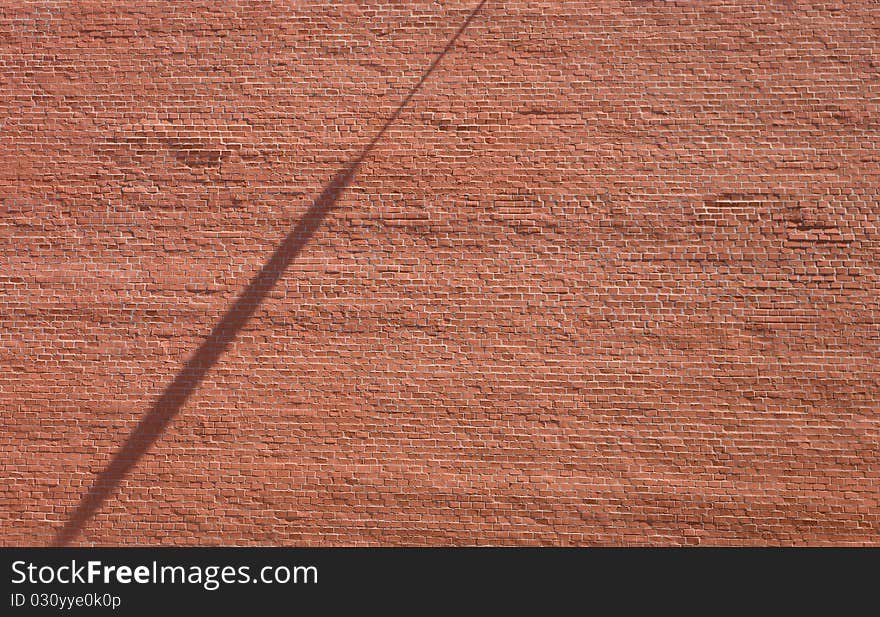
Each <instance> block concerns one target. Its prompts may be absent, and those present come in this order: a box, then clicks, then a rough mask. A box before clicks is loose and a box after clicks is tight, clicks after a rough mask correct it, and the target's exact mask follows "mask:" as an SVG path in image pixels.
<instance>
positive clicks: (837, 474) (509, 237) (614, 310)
mask: <svg viewBox="0 0 880 617" xmlns="http://www.w3.org/2000/svg"><path fill="white" fill-rule="evenodd" d="M0 79H2V81H0V238H2V241H0V410H2V416H0V445H2V458H0V479H2V483H0V541H2V543H3V544H6V545H13V544H38V545H39V544H51V543H56V544H66V543H74V544H75V543H81V544H133V543H148V544H301V545H328V544H333V545H336V544H358V545H361V544H380V543H381V544H417V545H421V544H444V545H445V544H619V543H630V544H698V543H702V544H755V543H760V544H821V543H856V544H878V543H880V490H878V489H880V449H878V443H880V416H878V407H880V325H878V324H880V236H878V227H880V205H878V192H880V188H878V187H880V102H878V99H880V4H878V3H877V2H873V1H855V2H853V1H843V0H841V1H834V2H832V1H825V2H789V1H785V2H783V1H776V2H773V1H771V2H767V1H762V2H757V1H736V0H723V1H717V0H715V1H706V2H661V1H630V2H623V1H621V2H612V1H607V0H591V1H565V0H554V1H548V0H544V1H541V0H535V1H525V0H510V1H502V0H486V1H485V2H483V3H482V4H481V3H479V2H478V0H468V1H465V0H455V1H452V0H450V1H432V2H422V1H419V2H369V1H367V2H352V1H347V0H346V1H340V2H332V3H331V2H316V1H315V2H312V1H293V0H290V1H286V2H244V1H239V0H233V1H229V2H215V1H213V0H211V1H203V2H142V1H138V2H93V1H85V0H83V1H74V2H60V1H57V0H53V1H48V2H43V1H36V2H31V1H27V2H24V1H23V2H19V1H11V0H4V1H3V3H2V5H0Z"/></svg>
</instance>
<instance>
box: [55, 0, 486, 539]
mask: <svg viewBox="0 0 880 617" xmlns="http://www.w3.org/2000/svg"><path fill="white" fill-rule="evenodd" d="M486 2H487V0H481V2H480V3H479V4H478V5H477V6H476V7H475V8H474V9H473V11H471V13H470V14H469V15H468V17H467V19H466V20H465V21H464V23H463V24H462V25H461V27H460V28H459V29H458V30H457V31H456V32H455V34H454V35H453V36H452V38H451V39H449V42H448V43H446V46H445V47H444V48H443V49H442V50H441V51H440V53H439V54H438V55H437V56H436V57H435V58H434V60H433V61H432V62H431V64H430V65H429V66H428V69H427V70H426V71H425V73H424V74H423V75H422V77H421V79H419V81H418V82H417V83H416V85H415V86H413V87H412V89H411V90H410V91H409V93H408V94H407V95H406V97H404V99H403V100H402V101H401V103H400V104H399V105H398V106H397V109H396V110H395V111H394V113H393V114H391V116H389V117H388V119H387V120H386V121H385V124H384V125H383V126H382V128H381V129H379V132H378V133H376V135H375V136H374V137H373V139H372V140H370V142H369V143H368V144H367V145H366V146H364V147H363V149H362V150H361V152H360V154H358V156H357V157H356V158H355V159H353V160H352V161H351V162H350V163H349V164H348V165H347V166H345V167H344V168H342V169H341V170H340V171H338V172H337V173H336V175H334V176H333V178H332V179H331V180H330V182H329V183H328V184H327V186H326V187H325V188H324V190H323V191H322V192H321V194H320V195H319V196H318V197H317V199H315V201H314V203H312V205H311V206H310V207H309V209H308V210H307V211H306V213H305V214H304V215H303V216H302V218H301V219H300V220H299V221H298V222H297V224H296V227H295V228H294V229H293V230H292V231H291V232H290V233H288V234H287V236H285V238H284V240H282V242H281V244H279V246H278V248H276V249H275V252H274V253H273V254H272V256H271V257H270V258H269V260H268V261H267V262H266V263H265V264H264V265H263V267H262V268H261V269H260V271H259V272H258V273H257V274H256V276H254V278H253V279H251V282H250V283H249V284H248V286H247V287H246V288H245V289H244V291H242V293H241V294H240V295H239V296H238V298H237V299H236V300H235V302H234V303H233V304H232V306H231V307H229V309H227V311H226V312H225V313H224V314H223V317H222V318H221V319H220V321H219V322H217V325H215V326H214V328H213V329H212V330H211V333H210V334H208V336H207V338H206V339H205V340H204V341H203V342H202V344H201V345H200V346H199V348H198V349H197V350H196V351H195V352H194V353H193V354H192V356H191V357H190V358H189V360H187V362H186V364H185V365H184V367H183V368H182V369H181V370H180V372H179V373H178V374H177V376H176V377H175V378H174V381H172V382H171V383H170V384H169V385H168V387H166V388H165V390H164V391H163V392H162V395H161V396H160V397H159V398H158V399H157V400H156V402H155V403H154V404H153V406H152V407H151V408H150V411H149V412H148V413H147V414H146V415H145V416H144V417H143V418H142V419H141V421H140V422H139V423H138V425H137V426H136V427H135V429H134V430H133V431H132V432H131V433H130V434H129V435H128V437H127V438H126V440H125V442H124V443H123V444H122V446H120V447H119V449H118V450H117V451H116V453H115V454H114V455H113V458H112V459H111V460H110V462H109V463H108V464H107V466H106V467H104V469H103V470H102V471H101V472H100V473H99V474H98V475H97V477H96V478H95V480H94V482H93V483H92V484H91V486H90V487H89V490H88V492H87V493H86V494H85V495H84V496H83V497H82V499H81V500H80V502H79V504H78V505H77V507H76V510H74V511H73V513H72V514H71V515H70V516H69V517H68V519H67V521H66V522H65V523H64V526H63V527H61V528H60V529H59V530H58V531H57V532H56V534H55V536H54V539H53V542H52V546H66V545H68V544H70V543H71V542H72V541H73V540H74V539H76V537H77V536H78V535H79V533H80V532H81V531H82V529H83V528H84V527H85V525H86V524H87V523H88V522H89V520H90V519H91V518H92V517H93V516H94V515H95V514H96V513H97V511H98V510H99V509H100V508H101V506H102V505H103V504H104V502H105V501H107V499H108V498H109V497H110V496H111V495H112V494H113V492H114V491H115V490H116V488H117V487H118V486H119V484H120V483H121V482H122V480H123V479H124V478H125V476H126V475H128V473H129V472H130V471H131V470H132V468H133V467H134V466H135V465H136V464H137V463H138V461H140V459H141V458H142V457H143V456H144V454H146V452H147V451H148V450H149V449H150V448H151V447H152V446H153V444H154V443H156V441H157V440H158V439H159V437H160V436H161V435H162V433H163V432H164V430H165V428H166V427H167V426H168V425H169V424H170V423H171V421H172V420H173V419H174V418H175V416H177V414H178V413H179V412H180V409H181V408H182V407H183V405H184V404H185V403H186V401H187V400H188V399H189V398H190V396H192V394H193V392H194V391H195V390H196V389H197V388H198V387H199V385H200V384H201V383H202V381H203V380H204V379H205V375H207V373H208V371H209V370H210V369H211V367H213V366H214V365H215V364H216V363H217V362H218V361H219V360H220V358H221V357H222V356H223V354H224V353H225V352H226V350H227V349H228V347H229V345H230V344H231V343H232V341H233V340H234V339H235V336H236V335H237V334H238V333H239V332H240V331H241V329H242V328H243V327H244V326H245V324H247V322H248V321H249V320H250V318H251V317H252V316H253V314H254V313H255V312H256V310H257V308H258V307H259V306H260V305H261V304H262V303H263V300H265V298H266V296H267V295H268V294H269V292H270V291H271V290H272V288H273V287H275V284H276V283H277V282H278V279H280V278H281V276H283V274H284V272H285V271H286V270H287V267H288V266H289V265H290V263H291V262H292V261H293V260H294V259H296V257H297V256H298V255H299V254H300V252H301V251H302V249H303V247H304V246H305V245H306V243H307V242H308V241H309V239H310V238H311V237H312V236H313V235H314V234H315V231H316V230H317V229H318V227H320V225H321V222H322V221H323V220H324V218H325V217H326V216H327V214H328V213H329V212H330V210H332V209H333V207H334V206H335V205H336V203H337V202H338V201H339V198H340V197H341V196H342V193H343V192H344V191H345V189H346V188H348V186H349V185H350V184H351V181H352V180H353V179H354V177H355V175H356V173H357V171H358V168H359V167H360V165H361V164H362V163H363V161H364V159H366V157H367V155H369V154H370V152H371V151H372V150H373V148H375V146H376V144H377V143H378V142H379V140H380V139H381V138H382V137H383V136H384V135H385V133H386V132H387V131H388V129H389V128H390V127H391V125H392V124H393V123H394V122H395V121H396V120H397V119H398V117H400V114H401V113H402V112H403V110H404V108H406V106H407V105H408V104H409V102H410V101H411V100H412V98H413V96H415V94H416V92H418V91H419V89H420V88H421V87H422V85H423V84H424V83H425V81H426V80H427V79H428V77H430V75H431V73H433V72H434V69H436V68H437V66H438V65H439V64H440V61H441V60H443V58H444V57H445V56H446V54H448V53H449V50H451V49H452V47H453V45H455V42H456V41H457V40H458V38H459V37H460V36H461V34H462V33H463V32H464V31H465V30H466V29H467V27H468V26H469V25H470V23H471V21H473V19H474V18H475V17H476V16H477V13H479V12H480V10H481V9H482V8H483V5H484V4H486Z"/></svg>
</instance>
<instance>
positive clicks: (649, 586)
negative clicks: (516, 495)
mask: <svg viewBox="0 0 880 617" xmlns="http://www.w3.org/2000/svg"><path fill="white" fill-rule="evenodd" d="M0 557H2V568H3V575H2V580H3V590H4V594H3V596H2V598H0V601H2V604H0V606H2V607H3V608H2V609H0V615H18V614H34V613H37V614H49V613H71V612H73V613H80V614H120V615H126V614H141V613H144V612H153V613H154V614H155V611H159V610H165V611H175V610H176V609H179V610H187V611H192V610H198V611H200V613H201V612H202V611H205V612H209V613H210V612H219V613H220V614H226V613H227V612H230V611H245V610H252V609H255V608H256V609H262V610H270V609H277V608H279V607H281V608H284V609H285V610H284V613H285V614H288V613H290V614H293V613H296V612H301V611H302V610H303V609H309V610H310V611H311V610H324V611H326V610H331V609H334V608H343V607H345V608H351V607H352V605H356V606H358V607H360V608H373V609H383V608H384V609H388V608H395V609H404V610H406V609H412V610H413V611H418V612H422V611H423V610H424V609H425V608H427V607H433V608H444V609H446V610H455V609H456V608H460V609H464V608H467V607H470V608H473V607H474V603H475V602H478V603H480V604H482V605H483V606H491V607H495V608H499V607H505V606H507V607H516V608H520V609H523V608H525V607H529V606H531V607H536V608H543V609H547V608H549V607H551V606H555V607H560V606H571V603H572V602H574V603H575V605H578V606H581V607H582V608H584V610H585V611H586V612H592V611H589V610H586V609H587V608H588V607H589V606H593V605H596V603H597V602H599V601H602V602H608V601H610V602H613V605H614V606H615V607H617V608H619V609H624V608H627V607H629V606H636V605H642V606H643V605H644V603H645V602H646V601H650V602H651V603H652V604H654V605H660V604H666V605H672V606H681V605H686V604H688V603H689V602H691V601H693V600H694V599H695V598H698V597H704V595H705V594H709V595H712V596H714V597H715V598H716V600H719V601H723V603H724V604H725V605H730V604H731V603H733V604H736V603H742V602H743V601H744V599H746V598H761V597H764V598H766V597H767V596H768V595H772V596H779V597H782V598H785V599H786V602H787V603H788V602H789V600H790V601H800V602H804V601H806V602H808V603H812V602H813V601H814V600H818V599H819V597H820V596H821V595H823V593H824V592H829V591H831V590H834V591H835V597H838V598H840V599H854V598H857V597H859V596H862V595H864V594H866V593H868V591H869V590H873V587H874V585H875V579H876V573H877V567H876V566H877V557H878V553H877V551H876V550H874V549H868V550H865V549H858V550H857V549H821V550H819V549H796V550H793V549H786V550H779V549H562V548H544V549H542V548H462V549H448V548H434V549H415V548H371V549H368V548H363V549H360V548H358V549H355V548H327V549H307V548H130V549H116V548H98V549H77V548H65V549H50V548H45V549H44V548H5V549H0ZM836 605H837V606H838V607H839V603H837V604H836ZM288 609H289V610H288ZM465 612H467V611H465ZM542 612H543V611H542Z"/></svg>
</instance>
